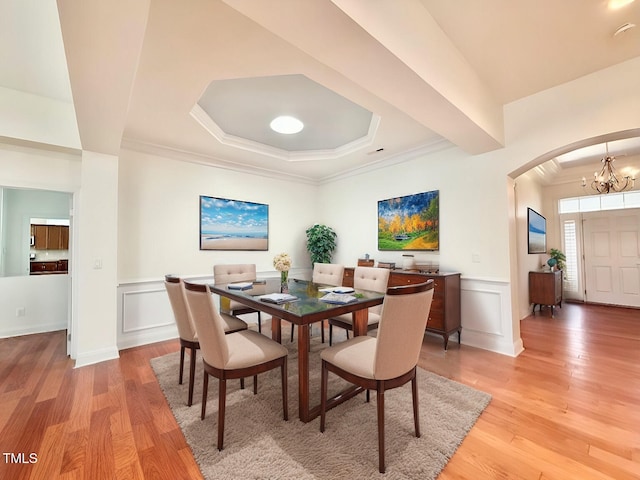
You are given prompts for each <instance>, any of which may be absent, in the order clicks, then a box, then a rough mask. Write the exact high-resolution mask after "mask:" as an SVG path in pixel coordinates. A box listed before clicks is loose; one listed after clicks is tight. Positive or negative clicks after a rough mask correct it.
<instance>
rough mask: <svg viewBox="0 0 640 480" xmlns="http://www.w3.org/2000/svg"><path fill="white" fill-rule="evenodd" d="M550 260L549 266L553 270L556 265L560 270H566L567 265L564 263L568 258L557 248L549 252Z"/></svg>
mask: <svg viewBox="0 0 640 480" xmlns="http://www.w3.org/2000/svg"><path fill="white" fill-rule="evenodd" d="M549 256H550V257H551V258H549V260H547V265H549V266H550V267H552V268H553V266H554V265H555V266H556V268H557V269H558V270H564V267H565V264H564V262H565V261H566V260H567V257H566V256H565V255H564V253H562V252H561V251H560V250H558V249H557V248H552V249H551V250H549Z"/></svg>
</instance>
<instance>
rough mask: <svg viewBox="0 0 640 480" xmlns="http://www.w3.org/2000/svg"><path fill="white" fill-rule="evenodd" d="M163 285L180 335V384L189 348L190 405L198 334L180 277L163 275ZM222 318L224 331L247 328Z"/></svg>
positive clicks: (226, 317) (242, 323)
mask: <svg viewBox="0 0 640 480" xmlns="http://www.w3.org/2000/svg"><path fill="white" fill-rule="evenodd" d="M164 285H165V288H166V289H167V294H168V295H169V302H170V303H171V309H172V310H173V317H174V319H175V322H176V325H177V327H178V335H179V336H180V375H179V379H178V383H179V384H180V385H182V377H183V373H184V352H185V349H187V348H188V349H189V394H188V397H187V405H188V406H189V407H190V406H191V405H192V404H193V382H194V379H193V377H194V374H195V371H196V351H197V350H199V349H200V342H198V335H196V329H195V326H194V324H193V320H192V319H191V314H190V312H189V309H188V307H187V303H186V300H185V296H184V283H183V282H182V279H181V278H180V277H177V276H175V275H165V277H164ZM222 320H223V322H224V323H223V328H224V331H225V332H226V333H231V332H238V331H240V330H246V329H247V324H246V323H245V322H243V321H242V320H240V319H239V318H236V317H233V316H231V315H227V314H222Z"/></svg>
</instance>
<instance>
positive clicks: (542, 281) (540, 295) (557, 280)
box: [529, 270, 562, 317]
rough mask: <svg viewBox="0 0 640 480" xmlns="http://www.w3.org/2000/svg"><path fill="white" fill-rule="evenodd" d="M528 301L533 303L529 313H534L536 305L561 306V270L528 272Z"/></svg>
mask: <svg viewBox="0 0 640 480" xmlns="http://www.w3.org/2000/svg"><path fill="white" fill-rule="evenodd" d="M529 303H532V304H533V309H532V311H531V313H533V314H535V312H536V305H539V306H540V309H542V306H543V305H544V306H550V307H551V316H552V317H553V307H555V306H556V305H558V306H559V307H560V308H562V271H560V270H556V271H555V272H529Z"/></svg>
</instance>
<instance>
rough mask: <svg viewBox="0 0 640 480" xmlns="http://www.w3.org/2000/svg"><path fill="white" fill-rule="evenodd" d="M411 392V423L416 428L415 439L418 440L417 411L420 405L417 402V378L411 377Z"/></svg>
mask: <svg viewBox="0 0 640 480" xmlns="http://www.w3.org/2000/svg"><path fill="white" fill-rule="evenodd" d="M411 390H412V393H413V423H414V424H415V427H416V437H417V438H420V412H419V411H418V408H419V405H420V403H419V402H418V377H417V375H414V376H413V379H411Z"/></svg>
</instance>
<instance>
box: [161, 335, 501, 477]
mask: <svg viewBox="0 0 640 480" xmlns="http://www.w3.org/2000/svg"><path fill="white" fill-rule="evenodd" d="M296 344H297V342H295V341H294V342H293V343H291V342H289V340H288V339H286V340H284V345H285V346H287V348H288V349H289V352H290V354H289V357H288V365H287V368H288V375H289V380H288V388H289V395H288V396H289V421H287V422H285V421H284V420H283V419H282V394H281V386H280V370H279V369H276V370H273V371H271V372H267V373H265V374H262V375H260V376H258V394H257V395H253V380H252V379H250V378H248V379H246V388H245V389H244V390H241V389H240V382H239V380H235V381H228V382H227V405H226V420H225V436H224V450H223V451H221V452H219V451H218V449H217V448H216V440H217V410H218V380H217V379H215V378H213V377H210V378H209V392H208V400H207V415H206V418H205V420H200V408H201V398H202V378H203V373H202V372H203V371H202V361H201V356H200V352H198V359H197V370H196V377H195V378H196V380H195V392H194V403H193V406H191V407H187V405H186V403H187V390H188V375H189V373H188V354H187V355H186V358H185V377H184V382H183V384H182V385H178V369H179V368H178V365H179V353H178V352H175V353H171V354H168V355H165V356H163V357H159V358H154V359H152V360H151V365H152V367H153V370H154V371H155V374H156V376H157V378H158V381H159V383H160V386H161V388H162V390H163V392H164V394H165V396H166V398H167V401H168V403H169V406H170V407H171V410H172V412H173V414H174V416H175V418H176V420H177V422H178V424H179V425H180V427H181V429H182V432H183V433H184V436H185V438H186V440H187V442H188V443H189V445H190V446H191V450H192V451H193V454H194V457H195V459H196V461H197V462H198V465H199V466H200V470H201V471H202V473H203V475H204V477H205V478H207V479H209V480H224V479H291V480H300V479H340V478H348V479H353V480H356V479H363V480H365V479H366V480H371V479H377V478H380V479H382V478H384V479H387V480H391V479H393V480H395V479H412V480H413V479H421V480H428V479H435V478H436V477H437V476H438V475H439V473H440V472H441V471H442V469H443V468H444V467H445V465H446V464H447V462H448V461H449V459H450V458H451V457H452V456H453V454H454V453H455V451H456V449H457V448H458V446H459V445H460V443H461V442H462V440H463V439H464V437H465V436H466V434H467V433H468V432H469V430H470V429H471V428H472V427H473V425H474V424H475V422H476V420H477V418H478V417H479V416H480V414H481V413H482V411H483V410H484V409H485V408H486V406H487V405H488V404H489V402H490V400H491V396H490V395H488V394H486V393H484V392H480V391H478V390H475V389H473V388H471V387H468V386H466V385H462V384H460V383H457V382H454V381H452V380H449V379H446V378H444V377H441V376H439V375H436V374H433V373H430V372H428V371H425V370H422V369H420V368H418V388H419V402H420V430H421V434H422V435H421V437H420V438H416V437H415V436H414V430H413V410H412V402H411V384H410V383H408V384H407V385H405V386H403V387H399V388H396V389H393V390H388V391H387V392H385V436H386V474H384V475H383V474H380V473H379V472H378V441H377V438H378V437H377V435H378V434H377V421H376V400H375V392H371V401H370V402H369V403H366V402H365V396H364V394H361V395H359V396H357V397H355V398H352V399H350V400H348V401H346V402H345V403H343V404H342V405H339V406H338V407H336V408H334V409H332V410H329V411H328V412H327V420H326V427H325V432H324V433H320V429H319V426H320V419H319V418H317V419H315V420H313V421H311V422H309V423H306V424H305V423H302V422H301V421H300V420H299V419H298V381H297V371H298V365H297V351H296ZM326 345H327V344H324V345H323V344H321V343H320V342H319V338H318V336H314V337H312V340H311V352H312V353H311V355H310V372H311V373H310V377H311V386H310V390H311V393H310V395H311V398H312V404H319V403H320V355H319V351H320V350H321V349H322V348H325V346H326ZM329 380H330V386H329V390H330V394H332V392H337V391H338V390H339V389H342V388H344V386H345V385H346V384H344V383H343V381H342V380H341V379H338V378H337V377H336V376H335V375H333V374H331V373H330V374H329Z"/></svg>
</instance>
